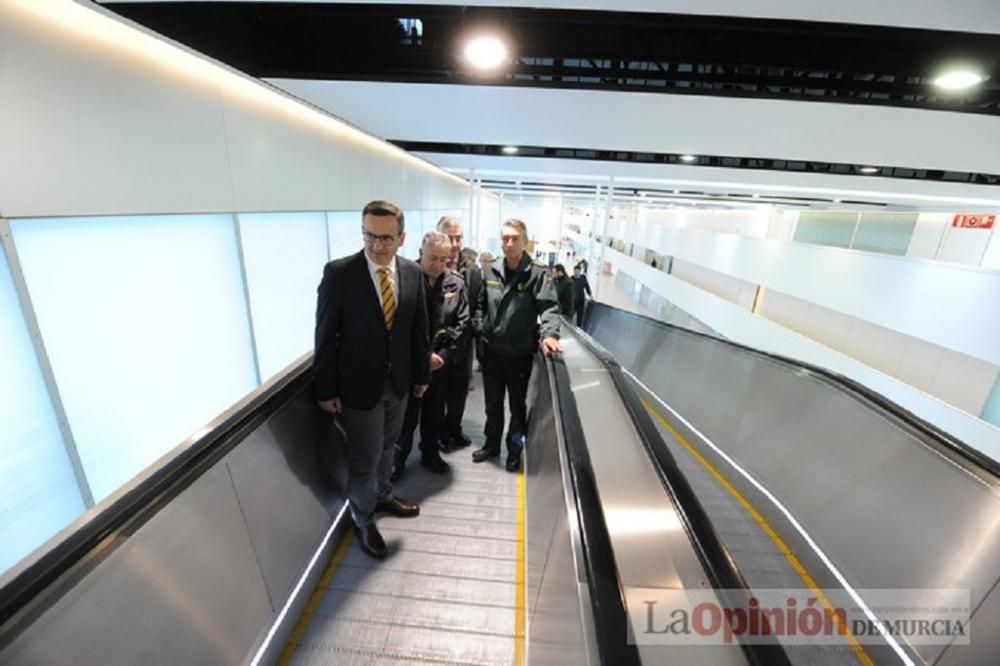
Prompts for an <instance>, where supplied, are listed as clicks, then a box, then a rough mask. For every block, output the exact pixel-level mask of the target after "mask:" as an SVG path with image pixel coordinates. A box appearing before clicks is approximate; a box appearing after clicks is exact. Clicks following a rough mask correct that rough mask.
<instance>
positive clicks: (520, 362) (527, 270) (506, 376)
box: [472, 219, 562, 472]
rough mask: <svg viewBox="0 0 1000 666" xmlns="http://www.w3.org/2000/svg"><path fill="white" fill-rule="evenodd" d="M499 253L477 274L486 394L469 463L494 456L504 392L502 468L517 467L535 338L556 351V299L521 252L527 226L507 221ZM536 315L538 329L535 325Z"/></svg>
mask: <svg viewBox="0 0 1000 666" xmlns="http://www.w3.org/2000/svg"><path fill="white" fill-rule="evenodd" d="M500 239H501V243H502V246H503V256H502V257H501V258H500V259H497V260H496V261H495V262H494V263H493V264H491V265H490V266H489V267H488V268H487V269H486V271H485V272H484V274H483V291H482V295H481V296H480V297H479V303H478V304H477V305H476V314H475V316H474V317H473V326H474V327H475V329H476V331H477V332H478V333H479V335H480V336H482V339H483V358H482V364H483V388H484V393H485V398H486V428H485V434H486V444H485V445H484V446H483V447H482V448H481V449H479V450H478V451H476V452H475V453H473V454H472V460H473V461H474V462H477V463H478V462H484V461H485V460H488V459H489V458H494V457H496V456H499V455H500V438H501V436H502V435H503V421H504V413H503V411H504V410H503V403H504V393H507V394H509V396H510V425H509V427H508V428H507V471H509V472H516V471H518V470H519V469H520V468H521V450H522V448H523V447H524V437H525V434H526V430H527V416H528V406H527V397H528V380H529V378H530V377H531V366H532V363H533V362H534V356H535V352H536V351H537V350H538V345H539V339H541V346H542V351H544V352H545V353H546V354H558V353H559V352H561V351H562V347H561V346H560V344H559V303H558V301H557V300H556V293H555V288H554V287H553V286H552V283H551V282H550V281H549V279H548V275H547V274H546V273H547V271H546V270H545V267H544V266H542V265H539V264H535V263H534V262H532V261H531V255H529V254H528V253H527V252H525V247H526V246H527V244H528V228H527V226H526V225H525V224H524V222H522V221H521V220H515V219H510V220H507V221H506V222H504V223H503V226H502V227H501V229H500ZM539 319H541V328H539Z"/></svg>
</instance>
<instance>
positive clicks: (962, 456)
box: [587, 301, 1000, 485]
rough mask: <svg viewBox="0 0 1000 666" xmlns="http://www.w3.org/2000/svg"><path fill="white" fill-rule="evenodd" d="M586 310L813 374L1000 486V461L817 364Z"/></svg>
mask: <svg viewBox="0 0 1000 666" xmlns="http://www.w3.org/2000/svg"><path fill="white" fill-rule="evenodd" d="M587 308H588V311H587V317H588V319H587V321H589V316H590V310H591V309H605V310H608V311H610V312H612V313H615V314H621V315H625V316H629V317H635V318H637V319H641V320H644V321H646V322H649V323H650V324H653V325H654V326H656V327H658V328H661V329H663V330H669V331H672V332H677V333H684V334H687V335H693V336H697V337H699V338H703V339H708V340H712V341H713V342H718V343H721V344H725V345H728V346H730V347H733V348H735V349H738V350H740V351H743V352H747V353H750V354H754V355H756V356H759V357H761V358H764V359H766V360H769V361H772V362H775V363H779V364H783V365H786V366H790V367H791V368H792V369H794V370H805V371H807V372H809V373H811V374H813V375H817V376H818V377H819V378H820V379H823V380H825V381H827V382H828V383H830V384H833V385H834V387H835V388H837V389H839V390H842V391H844V392H845V393H849V394H852V395H853V396H854V397H856V398H858V399H860V400H863V401H865V402H868V403H870V404H872V405H874V406H876V407H878V408H879V409H881V410H883V411H884V412H886V413H888V414H890V415H891V416H893V417H894V418H895V419H897V420H898V421H900V422H902V423H904V424H905V425H907V426H908V427H910V428H911V429H912V430H915V431H916V432H917V433H918V434H920V435H921V436H922V438H921V442H922V443H923V444H925V445H927V446H930V447H931V448H933V449H934V450H935V451H937V452H939V453H941V454H943V455H946V456H947V457H948V459H949V460H951V461H952V462H954V463H955V464H957V465H959V466H960V467H962V468H963V469H965V470H966V471H968V472H969V473H971V474H974V475H976V476H978V477H980V478H983V473H984V472H985V473H986V474H988V475H989V476H990V477H992V478H989V479H984V480H985V481H991V482H992V483H993V485H1000V462H998V461H996V460H994V459H993V458H991V457H989V456H988V455H986V454H985V453H983V452H982V451H979V450H978V449H975V448H973V447H971V446H969V445H968V444H966V443H965V442H963V441H962V440H960V439H958V438H957V437H955V436H954V435H952V434H950V433H948V432H945V431H944V430H942V429H940V428H938V427H937V426H936V425H934V424H932V423H929V422H928V421H925V420H924V419H922V418H921V417H919V416H917V415H916V414H914V413H913V412H911V411H909V410H907V409H906V408H904V407H902V406H900V405H899V404H898V403H896V402H893V401H892V400H890V399H889V398H887V397H885V396H884V395H882V394H881V393H878V392H877V391H874V390H872V389H871V388H869V387H867V386H865V385H864V384H862V383H860V382H857V381H855V380H853V379H851V378H850V377H846V376H844V375H842V374H840V373H838V372H836V371H834V370H829V369H827V368H823V367H820V366H818V365H812V364H811V363H807V362H805V361H799V360H797V359H793V358H790V357H788V356H783V355H781V354H775V353H772V352H766V351H762V350H760V349H757V348H755V347H750V346H748V345H744V344H742V343H739V342H734V341H733V340H730V339H728V338H724V337H720V336H717V335H711V334H709V333H703V332H701V331H695V330H692V329H689V328H685V327H683V326H677V325H676V324H670V323H668V322H665V321H661V320H659V319H655V318H653V317H650V316H648V315H643V314H639V313H636V312H630V311H628V310H623V309H621V308H616V307H614V306H611V305H608V304H606V303H598V302H596V301H588V303H587ZM928 440H930V441H928Z"/></svg>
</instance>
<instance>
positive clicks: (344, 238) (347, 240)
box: [314, 210, 364, 305]
mask: <svg viewBox="0 0 1000 666" xmlns="http://www.w3.org/2000/svg"><path fill="white" fill-rule="evenodd" d="M326 223H327V226H328V229H329V231H328V235H329V238H330V258H331V259H336V258H337V257H343V256H346V255H348V254H354V253H355V252H360V251H361V248H362V247H363V246H364V242H363V241H362V240H361V211H360V210H347V211H344V210H339V211H334V212H331V213H327V214H326ZM320 277H322V275H321V276H320ZM314 305H315V304H314Z"/></svg>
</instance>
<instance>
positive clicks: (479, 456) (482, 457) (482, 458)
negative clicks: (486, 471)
mask: <svg viewBox="0 0 1000 666" xmlns="http://www.w3.org/2000/svg"><path fill="white" fill-rule="evenodd" d="M499 455H500V449H499V448H497V449H492V448H490V447H489V445H486V446H484V447H483V448H481V449H476V450H475V451H473V452H472V462H476V463H481V462H486V461H487V460H489V459H490V458H496V457H497V456H499Z"/></svg>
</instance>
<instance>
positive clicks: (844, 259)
mask: <svg viewBox="0 0 1000 666" xmlns="http://www.w3.org/2000/svg"><path fill="white" fill-rule="evenodd" d="M981 233H984V232H981ZM659 251H661V252H663V253H664V254H669V255H673V256H675V257H676V258H678V259H681V260H684V261H689V262H691V263H694V264H698V265H699V266H703V267H705V268H710V269H712V270H715V271H718V272H720V273H723V274H725V275H730V276H733V277H737V278H740V279H743V280H747V281H749V282H752V283H754V284H761V285H764V286H765V287H768V288H770V289H775V290H776V291H780V292H782V293H785V294H788V295H791V296H795V297H797V298H800V299H802V300H806V301H809V302H812V303H817V304H819V305H822V306H824V307H827V308H830V309H833V310H836V311H838V312H842V313H844V314H847V315H850V316H852V317H856V318H858V319H862V320H864V321H870V322H872V323H874V324H877V325H879V326H884V327H886V328H890V329H893V330H896V331H899V332H901V333H905V334H907V335H912V336H915V337H918V338H921V339H923V340H927V341H928V342H932V343H934V344H938V345H941V346H943V347H946V348H948V349H952V350H955V351H959V352H961V353H964V354H968V355H970V356H974V357H976V358H979V359H981V360H984V361H987V362H989V363H993V364H995V365H1000V308H991V307H985V304H987V303H992V302H995V300H996V297H997V294H998V293H1000V272H997V271H986V270H980V269H977V268H973V267H968V266H959V265H953V264H944V263H941V262H933V261H926V260H921V259H910V258H905V257H893V256H886V255H879V254H874V253H870V252H855V251H851V250H843V249H839V248H829V247H820V246H813V245H805V244H801V243H794V242H785V241H776V240H760V239H755V238H746V237H741V236H736V235H732V234H719V233H713V232H702V231H694V230H684V229H681V230H671V231H667V232H664V234H663V241H662V244H661V246H660V248H659Z"/></svg>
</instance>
